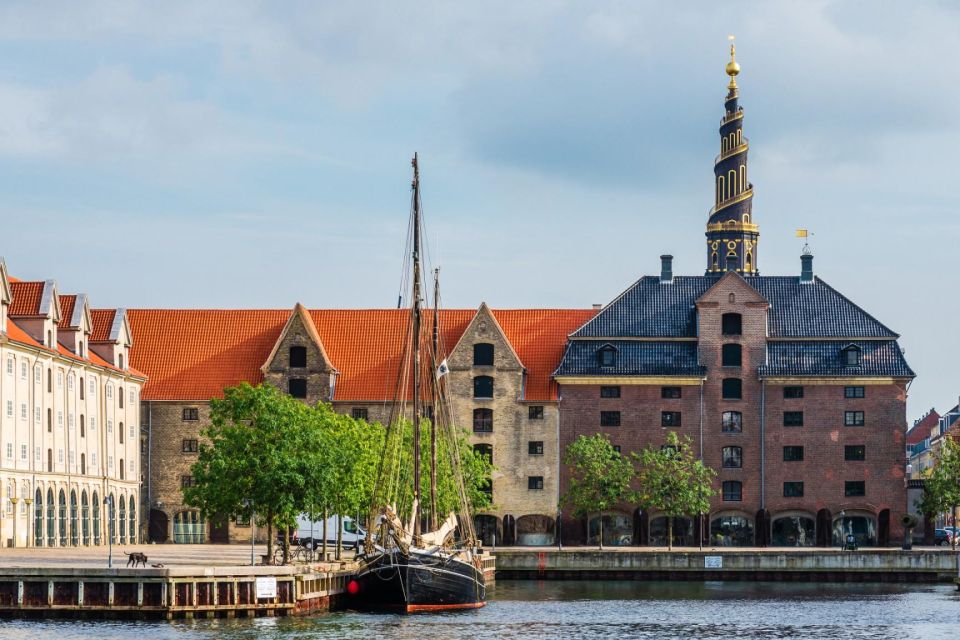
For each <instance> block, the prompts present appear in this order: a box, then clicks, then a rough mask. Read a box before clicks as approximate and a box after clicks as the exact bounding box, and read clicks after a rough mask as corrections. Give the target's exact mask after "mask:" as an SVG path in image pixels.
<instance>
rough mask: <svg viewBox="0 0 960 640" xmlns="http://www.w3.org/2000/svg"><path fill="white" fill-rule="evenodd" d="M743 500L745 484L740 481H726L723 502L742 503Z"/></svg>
mask: <svg viewBox="0 0 960 640" xmlns="http://www.w3.org/2000/svg"><path fill="white" fill-rule="evenodd" d="M742 499H743V483H742V482H740V481H739V480H724V482H723V501H724V502H740V501H741V500H742Z"/></svg>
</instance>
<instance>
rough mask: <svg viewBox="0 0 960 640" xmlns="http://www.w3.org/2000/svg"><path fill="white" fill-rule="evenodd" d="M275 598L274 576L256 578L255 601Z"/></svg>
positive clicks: (275, 580) (275, 582) (275, 584)
mask: <svg viewBox="0 0 960 640" xmlns="http://www.w3.org/2000/svg"><path fill="white" fill-rule="evenodd" d="M276 597H277V579H276V578H275V577H274V576H264V577H262V578H257V599H258V600H259V599H260V598H276Z"/></svg>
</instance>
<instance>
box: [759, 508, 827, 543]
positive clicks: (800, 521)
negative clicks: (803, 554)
mask: <svg viewBox="0 0 960 640" xmlns="http://www.w3.org/2000/svg"><path fill="white" fill-rule="evenodd" d="M770 529H771V535H770V544H771V545H773V546H774V547H812V546H813V545H814V543H815V542H816V541H817V539H816V535H815V532H816V526H815V522H814V519H813V516H811V515H809V514H807V513H788V514H780V515H778V516H776V517H774V519H773V523H772V525H771V527H770Z"/></svg>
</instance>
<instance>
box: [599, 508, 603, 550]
mask: <svg viewBox="0 0 960 640" xmlns="http://www.w3.org/2000/svg"><path fill="white" fill-rule="evenodd" d="M599 540H600V550H601V551H603V510H602V509H601V510H600V539H599Z"/></svg>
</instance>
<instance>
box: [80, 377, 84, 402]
mask: <svg viewBox="0 0 960 640" xmlns="http://www.w3.org/2000/svg"><path fill="white" fill-rule="evenodd" d="M83 398H84V395H83V376H80V399H81V400H83Z"/></svg>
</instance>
